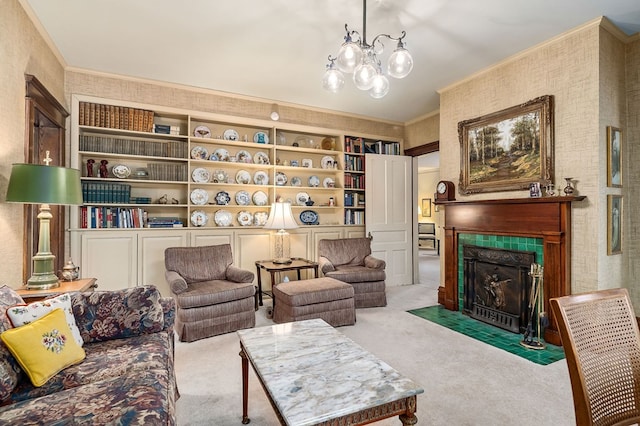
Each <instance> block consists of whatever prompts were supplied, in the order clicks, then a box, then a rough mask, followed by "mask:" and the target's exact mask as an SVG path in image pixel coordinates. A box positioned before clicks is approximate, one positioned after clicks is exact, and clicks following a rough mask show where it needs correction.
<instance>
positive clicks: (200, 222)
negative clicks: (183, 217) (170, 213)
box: [191, 210, 209, 226]
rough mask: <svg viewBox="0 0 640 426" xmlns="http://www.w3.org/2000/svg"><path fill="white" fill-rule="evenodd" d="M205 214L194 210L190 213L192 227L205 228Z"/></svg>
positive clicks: (206, 218)
mask: <svg viewBox="0 0 640 426" xmlns="http://www.w3.org/2000/svg"><path fill="white" fill-rule="evenodd" d="M207 220H209V218H208V217H207V214H206V213H205V212H203V211H202V210H196V211H194V212H193V213H191V224H192V225H193V226H205V225H206V224H207Z"/></svg>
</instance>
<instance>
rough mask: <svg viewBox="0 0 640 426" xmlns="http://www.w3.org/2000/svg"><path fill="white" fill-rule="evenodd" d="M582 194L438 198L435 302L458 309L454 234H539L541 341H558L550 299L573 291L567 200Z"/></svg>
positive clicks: (456, 241) (456, 246)
mask: <svg viewBox="0 0 640 426" xmlns="http://www.w3.org/2000/svg"><path fill="white" fill-rule="evenodd" d="M585 198H586V197H583V196H576V197H543V198H512V199H500V200H476V201H446V202H438V204H439V205H442V206H445V208H444V218H445V219H444V233H445V234H444V251H443V253H444V268H445V270H444V287H442V286H441V287H440V288H439V289H438V303H440V304H442V305H444V306H445V308H447V309H449V310H452V311H457V310H458V234H461V233H462V234H484V235H509V236H519V237H532V238H541V239H542V240H543V257H544V309H545V311H546V312H548V313H549V315H550V316H551V318H550V325H549V327H548V328H547V329H546V332H545V336H544V338H545V341H547V342H549V343H551V344H555V345H560V344H561V343H560V335H559V334H558V330H557V327H556V323H555V319H554V318H553V317H552V315H553V313H552V312H551V309H550V307H549V299H550V298H552V297H559V296H565V295H568V294H571V275H570V274H571V203H572V202H575V201H582V200H584V199H585Z"/></svg>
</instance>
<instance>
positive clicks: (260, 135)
mask: <svg viewBox="0 0 640 426" xmlns="http://www.w3.org/2000/svg"><path fill="white" fill-rule="evenodd" d="M253 141H254V142H255V143H269V135H267V134H266V133H265V132H255V134H254V135H253Z"/></svg>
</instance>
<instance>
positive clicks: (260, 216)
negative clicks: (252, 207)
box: [253, 211, 269, 226]
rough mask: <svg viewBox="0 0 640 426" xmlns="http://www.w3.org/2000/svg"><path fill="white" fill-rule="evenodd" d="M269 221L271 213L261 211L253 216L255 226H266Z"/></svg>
mask: <svg viewBox="0 0 640 426" xmlns="http://www.w3.org/2000/svg"><path fill="white" fill-rule="evenodd" d="M267 219H269V213H267V212H263V211H259V212H255V213H254V214H253V224H254V225H255V226H264V225H265V224H266V223H267Z"/></svg>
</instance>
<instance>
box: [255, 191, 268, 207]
mask: <svg viewBox="0 0 640 426" xmlns="http://www.w3.org/2000/svg"><path fill="white" fill-rule="evenodd" d="M251 198H252V199H253V204H255V205H256V206H266V205H267V203H269V196H268V195H267V194H266V193H265V192H264V191H256V192H254V193H253V196H252V197H251Z"/></svg>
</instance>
